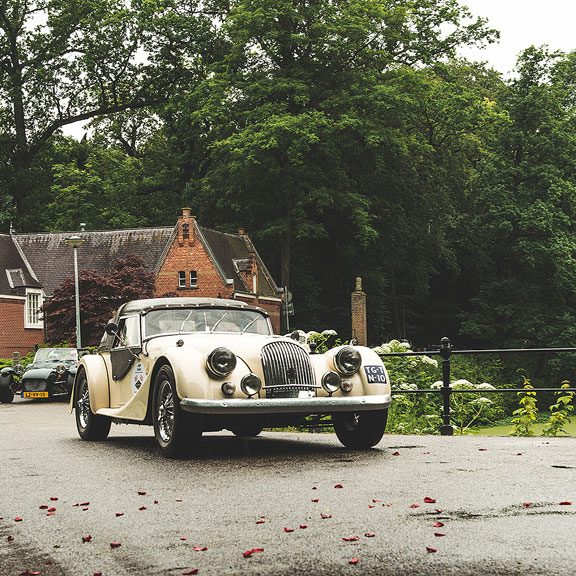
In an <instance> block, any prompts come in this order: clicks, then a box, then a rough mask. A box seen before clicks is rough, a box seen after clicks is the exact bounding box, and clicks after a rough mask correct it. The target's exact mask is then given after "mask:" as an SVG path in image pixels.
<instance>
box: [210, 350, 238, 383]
mask: <svg viewBox="0 0 576 576" xmlns="http://www.w3.org/2000/svg"><path fill="white" fill-rule="evenodd" d="M207 364H208V370H209V371H210V372H211V373H212V375H213V376H216V378H221V377H223V376H228V374H230V372H232V370H234V368H236V356H235V355H234V352H232V351H231V350H228V348H216V349H215V350H212V352H210V355H209V356H208V360H207Z"/></svg>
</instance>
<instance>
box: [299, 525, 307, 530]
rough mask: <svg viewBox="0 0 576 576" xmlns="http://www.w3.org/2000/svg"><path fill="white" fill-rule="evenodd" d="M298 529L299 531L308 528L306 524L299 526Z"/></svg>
mask: <svg viewBox="0 0 576 576" xmlns="http://www.w3.org/2000/svg"><path fill="white" fill-rule="evenodd" d="M299 528H300V530H306V528H308V524H300V526H299Z"/></svg>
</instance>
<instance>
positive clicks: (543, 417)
mask: <svg viewBox="0 0 576 576" xmlns="http://www.w3.org/2000/svg"><path fill="white" fill-rule="evenodd" d="M539 416H540V417H539V420H540V422H537V423H536V424H535V425H534V434H535V436H542V429H543V428H544V424H545V423H546V421H547V419H548V414H539ZM511 420H512V418H506V419H505V420H502V421H501V422H500V423H498V424H497V425H495V426H487V427H486V428H475V429H474V430H473V431H472V433H473V434H477V435H479V436H510V432H512V423H511ZM565 429H566V432H567V434H568V435H569V436H576V418H572V419H571V421H570V422H569V423H568V424H567V425H566V426H565ZM561 436H565V435H564V434H561Z"/></svg>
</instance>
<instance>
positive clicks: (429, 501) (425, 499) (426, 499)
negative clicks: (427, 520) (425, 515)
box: [424, 496, 436, 504]
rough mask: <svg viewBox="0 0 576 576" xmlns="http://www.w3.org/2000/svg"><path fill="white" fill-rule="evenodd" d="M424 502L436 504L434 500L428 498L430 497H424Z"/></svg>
mask: <svg viewBox="0 0 576 576" xmlns="http://www.w3.org/2000/svg"><path fill="white" fill-rule="evenodd" d="M424 502H426V504H436V500H435V499H434V498H430V496H425V497H424Z"/></svg>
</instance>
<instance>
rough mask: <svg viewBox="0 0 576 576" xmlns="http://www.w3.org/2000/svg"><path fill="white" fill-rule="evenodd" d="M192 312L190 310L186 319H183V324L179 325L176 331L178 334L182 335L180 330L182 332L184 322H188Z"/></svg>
mask: <svg viewBox="0 0 576 576" xmlns="http://www.w3.org/2000/svg"><path fill="white" fill-rule="evenodd" d="M192 312H194V310H190V312H188V316H186V318H184V322H182V324H181V325H180V330H178V334H182V330H184V324H186V322H188V320H190V316H192Z"/></svg>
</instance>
